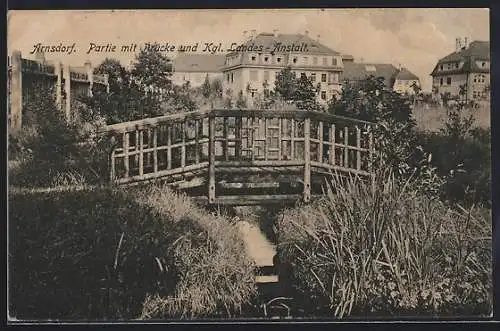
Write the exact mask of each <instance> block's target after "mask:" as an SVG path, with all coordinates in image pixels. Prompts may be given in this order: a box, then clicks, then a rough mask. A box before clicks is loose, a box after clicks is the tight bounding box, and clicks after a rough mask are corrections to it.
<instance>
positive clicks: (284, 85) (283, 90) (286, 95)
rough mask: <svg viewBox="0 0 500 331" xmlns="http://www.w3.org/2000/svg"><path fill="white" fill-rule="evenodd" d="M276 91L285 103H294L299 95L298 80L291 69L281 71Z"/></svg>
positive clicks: (277, 78) (277, 79) (275, 87)
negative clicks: (297, 94)
mask: <svg viewBox="0 0 500 331" xmlns="http://www.w3.org/2000/svg"><path fill="white" fill-rule="evenodd" d="M274 91H275V92H276V94H278V95H279V96H280V97H281V98H282V99H283V100H284V101H294V100H295V96H296V93H297V79H296V78H295V73H294V72H293V71H292V68H291V67H286V68H285V69H283V70H281V71H280V72H279V74H278V76H277V77H276V83H275V86H274Z"/></svg>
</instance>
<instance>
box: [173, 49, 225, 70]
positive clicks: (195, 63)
mask: <svg viewBox="0 0 500 331" xmlns="http://www.w3.org/2000/svg"><path fill="white" fill-rule="evenodd" d="M224 61H225V56H224V55H212V54H198V53H179V54H178V55H177V57H176V58H175V59H174V60H173V70H174V72H222V67H223V66H224Z"/></svg>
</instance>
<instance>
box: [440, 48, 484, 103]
mask: <svg viewBox="0 0 500 331" xmlns="http://www.w3.org/2000/svg"><path fill="white" fill-rule="evenodd" d="M431 76H432V88H433V92H434V93H435V94H439V95H441V96H442V95H444V94H446V93H449V95H450V96H452V97H456V98H458V97H459V96H460V93H461V92H462V93H463V94H462V98H464V99H465V100H466V101H467V100H475V101H481V100H489V99H490V44H489V42H487V41H473V42H471V43H470V45H468V44H467V40H466V39H465V41H461V40H460V39H457V47H456V50H455V52H453V53H451V54H448V55H447V56H445V57H443V58H442V59H440V60H439V61H438V63H437V64H436V66H435V67H434V70H433V71H432V73H431Z"/></svg>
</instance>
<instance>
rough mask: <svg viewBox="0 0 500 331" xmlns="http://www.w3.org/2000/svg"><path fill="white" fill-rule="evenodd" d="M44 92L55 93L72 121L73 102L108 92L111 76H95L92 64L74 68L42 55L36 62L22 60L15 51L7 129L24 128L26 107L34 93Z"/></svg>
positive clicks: (10, 62) (10, 64)
mask: <svg viewBox="0 0 500 331" xmlns="http://www.w3.org/2000/svg"><path fill="white" fill-rule="evenodd" d="M40 89H42V90H47V91H52V93H54V98H55V100H56V103H57V105H58V107H59V108H60V109H61V111H62V112H64V114H65V117H66V119H67V120H71V119H72V117H73V116H74V115H75V114H72V108H71V105H72V101H73V100H75V99H76V98H77V97H78V96H80V95H92V91H95V89H103V90H109V85H108V77H107V76H106V75H98V74H94V73H93V67H92V64H91V63H90V62H88V61H87V62H86V63H85V64H84V65H83V66H80V67H75V66H69V65H63V64H62V63H60V62H57V63H54V62H50V61H46V60H45V58H44V56H43V54H37V55H36V59H35V60H30V59H24V58H22V55H21V52H19V51H14V52H13V53H12V56H10V57H8V127H9V130H10V131H18V130H20V129H21V126H22V115H23V113H22V110H23V105H24V104H25V103H26V102H29V100H30V99H31V98H32V96H33V94H34V93H36V92H38V91H40Z"/></svg>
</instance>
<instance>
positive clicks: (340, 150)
mask: <svg viewBox="0 0 500 331" xmlns="http://www.w3.org/2000/svg"><path fill="white" fill-rule="evenodd" d="M372 128H373V123H369V122H363V121H359V120H354V119H350V118H345V117H340V116H334V115H330V114H325V113H318V112H311V111H301V110H286V111H269V110H245V109H212V110H209V111H194V112H187V113H180V114H174V115H167V116H161V117H155V118H147V119H143V120H138V121H132V122H125V123H119V124H114V125H109V126H107V127H106V129H105V134H108V135H111V137H112V139H113V140H114V141H115V144H114V146H115V148H114V150H113V151H112V152H111V156H110V178H111V180H112V181H113V182H115V183H117V184H120V185H125V184H137V183H143V182H145V181H152V180H155V181H158V180H161V181H164V182H166V183H169V184H170V185H172V186H174V187H177V188H179V189H183V190H186V191H187V192H188V194H190V195H192V196H194V197H196V198H197V199H199V200H200V201H202V202H205V203H208V204H226V205H251V204H267V203H286V202H296V201H298V200H302V201H304V202H308V201H310V199H311V197H314V196H315V195H319V194H321V193H322V187H323V184H324V180H325V176H328V175H330V174H331V173H332V172H336V173H339V174H344V175H348V174H352V175H357V176H361V177H367V178H370V177H371V169H370V165H371V160H372V158H373V155H374V146H373V130H372Z"/></svg>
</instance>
